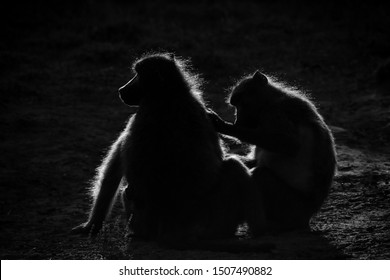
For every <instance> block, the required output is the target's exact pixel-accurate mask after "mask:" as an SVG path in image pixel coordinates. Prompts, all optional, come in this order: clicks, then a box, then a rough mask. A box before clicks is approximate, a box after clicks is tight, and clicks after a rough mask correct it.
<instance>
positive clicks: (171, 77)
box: [118, 55, 181, 106]
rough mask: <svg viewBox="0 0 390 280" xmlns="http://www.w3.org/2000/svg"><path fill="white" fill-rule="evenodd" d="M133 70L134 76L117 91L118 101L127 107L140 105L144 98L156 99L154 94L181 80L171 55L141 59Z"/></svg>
mask: <svg viewBox="0 0 390 280" xmlns="http://www.w3.org/2000/svg"><path fill="white" fill-rule="evenodd" d="M133 69H134V72H135V73H136V74H135V76H134V77H133V78H132V79H131V80H130V81H129V82H128V83H127V84H125V85H124V86H122V87H121V88H120V89H119V90H118V91H119V97H120V99H121V100H122V101H123V103H125V104H127V105H129V106H138V105H140V103H141V101H142V99H144V98H146V97H157V96H158V94H154V93H158V92H161V91H164V90H166V89H167V88H168V87H169V85H170V84H171V83H172V84H173V85H174V84H175V82H176V80H177V79H178V80H180V79H181V75H180V73H179V70H178V68H177V66H176V64H175V58H174V56H173V55H171V56H168V55H155V56H149V57H146V58H142V59H140V60H138V61H137V62H136V63H134V65H133ZM177 77H179V78H177ZM162 95H163V94H162Z"/></svg>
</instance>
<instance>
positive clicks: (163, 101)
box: [74, 53, 252, 247]
mask: <svg viewBox="0 0 390 280" xmlns="http://www.w3.org/2000/svg"><path fill="white" fill-rule="evenodd" d="M133 70H134V72H135V75H134V77H133V78H132V79H131V80H130V81H129V82H128V83H127V84H126V85H124V86H123V87H121V88H120V89H119V96H120V99H121V100H122V101H123V102H124V103H125V104H127V105H129V106H136V107H137V113H136V114H135V115H134V116H132V117H131V118H130V120H129V121H128V123H127V126H126V128H125V129H124V130H123V132H122V133H121V134H120V136H119V137H118V139H117V140H116V141H115V143H114V144H113V145H112V146H111V148H110V150H109V152H108V154H107V156H106V158H105V159H104V160H103V163H102V164H101V166H100V167H99V168H98V174H97V177H96V180H95V182H94V184H93V187H92V190H93V194H92V197H93V204H92V208H91V211H90V215H89V219H88V221H87V222H86V223H84V224H81V225H80V226H78V227H76V228H74V231H75V232H76V233H77V232H78V233H89V232H91V231H92V233H97V232H98V231H99V230H100V228H101V227H102V224H103V222H104V220H105V218H106V216H107V214H108V213H109V211H110V207H111V205H112V203H113V201H114V199H115V197H116V193H117V190H118V187H119V185H120V182H121V180H123V181H122V184H124V185H127V187H126V189H125V190H124V191H123V201H124V204H125V209H126V211H127V215H128V217H130V216H131V219H130V223H129V226H130V229H131V231H132V232H133V234H134V236H135V237H139V238H142V239H146V240H151V241H157V242H161V244H168V245H171V246H174V247H186V246H189V247H191V246H192V245H191V244H194V243H196V242H198V241H202V240H211V239H217V238H225V237H227V238H228V237H232V236H234V234H235V232H236V229H237V225H238V224H239V223H240V222H241V221H242V220H243V219H244V216H245V214H244V212H245V211H246V210H245V201H246V199H247V198H246V195H247V194H248V191H247V188H248V187H249V185H250V184H252V183H251V179H250V176H249V171H248V169H247V168H246V167H245V166H244V165H243V164H242V163H241V162H240V161H239V160H237V159H235V158H233V157H226V156H225V154H224V151H223V150H222V148H221V145H220V142H219V141H220V140H219V137H218V133H217V132H216V131H215V129H214V127H213V124H212V122H211V121H210V119H209V118H208V115H207V113H206V108H205V105H204V102H203V100H202V93H201V91H200V89H199V85H200V80H199V79H198V77H197V76H196V75H194V74H192V73H191V72H190V71H189V70H188V67H187V64H186V62H185V61H184V60H182V59H178V58H175V57H174V56H171V55H168V54H165V53H163V54H151V55H146V56H144V57H142V58H140V59H139V60H137V61H136V62H135V63H134V64H133Z"/></svg>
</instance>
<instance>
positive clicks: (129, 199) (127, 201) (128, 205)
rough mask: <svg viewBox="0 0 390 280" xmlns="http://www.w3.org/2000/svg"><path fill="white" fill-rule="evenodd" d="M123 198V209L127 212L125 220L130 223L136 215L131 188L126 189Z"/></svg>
mask: <svg viewBox="0 0 390 280" xmlns="http://www.w3.org/2000/svg"><path fill="white" fill-rule="evenodd" d="M121 196H122V204H123V208H124V210H125V219H126V222H128V221H129V219H130V217H131V216H132V214H133V213H134V194H133V190H132V189H131V188H130V187H129V186H126V188H124V189H123V191H122V194H121Z"/></svg>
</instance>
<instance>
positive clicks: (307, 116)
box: [209, 71, 336, 235]
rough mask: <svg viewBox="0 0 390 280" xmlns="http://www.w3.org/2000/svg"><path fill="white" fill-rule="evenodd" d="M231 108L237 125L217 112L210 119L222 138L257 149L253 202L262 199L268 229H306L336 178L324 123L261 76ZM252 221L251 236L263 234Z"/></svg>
mask: <svg viewBox="0 0 390 280" xmlns="http://www.w3.org/2000/svg"><path fill="white" fill-rule="evenodd" d="M230 103H231V105H233V106H235V108H236V121H235V123H234V124H230V123H227V122H225V121H223V120H221V119H220V118H219V117H218V115H216V114H215V113H214V112H210V113H209V116H210V118H211V119H212V120H213V123H214V126H215V127H216V129H217V131H219V132H220V133H222V134H227V135H230V136H233V137H237V138H238V139H240V140H242V141H244V142H248V143H250V144H253V145H256V150H255V161H256V163H255V166H256V167H255V168H254V169H253V170H252V178H253V180H254V181H255V183H256V185H257V187H256V189H255V190H254V192H255V194H253V195H252V196H253V197H256V196H259V197H260V198H262V199H263V203H264V212H265V216H266V227H267V228H268V230H271V231H283V230H291V229H298V228H308V226H309V220H310V218H311V217H312V215H313V214H314V213H315V212H316V211H318V210H319V208H320V207H321V205H322V203H323V202H324V200H325V198H326V197H327V194H328V192H329V188H330V186H331V184H332V181H333V177H334V174H335V166H336V154H335V147H334V141H333V137H332V134H331V132H330V130H329V128H328V127H327V125H326V124H325V122H324V120H323V118H322V117H321V115H320V114H319V113H318V112H317V110H316V108H315V106H314V104H313V103H312V102H310V101H309V100H308V98H306V97H305V96H304V94H303V93H301V92H299V91H297V90H294V89H290V88H288V87H286V86H284V85H282V84H281V83H277V82H276V81H273V80H272V79H271V78H267V77H266V76H265V75H264V74H262V73H260V72H259V71H256V72H255V73H254V74H253V75H251V76H248V77H246V78H244V79H242V80H241V81H240V82H239V83H238V84H237V85H236V86H235V87H234V89H233V91H232V94H231V96H230ZM253 203H256V199H254V200H253ZM261 214H262V213H261ZM248 219H249V221H248V222H249V226H250V228H251V230H252V231H253V233H254V234H255V235H257V234H259V233H261V231H262V230H263V227H262V226H263V224H262V223H263V221H260V222H259V221H257V220H256V213H255V214H254V215H252V216H251V217H248Z"/></svg>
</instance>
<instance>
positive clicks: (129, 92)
mask: <svg viewBox="0 0 390 280" xmlns="http://www.w3.org/2000/svg"><path fill="white" fill-rule="evenodd" d="M118 91H119V98H120V99H121V100H122V101H123V103H125V104H127V105H129V106H137V105H139V104H140V102H141V97H142V94H141V85H140V82H139V77H138V74H136V75H135V76H134V77H133V78H132V79H131V80H130V81H129V82H128V83H126V84H125V85H124V86H122V87H121V88H119V90H118Z"/></svg>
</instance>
